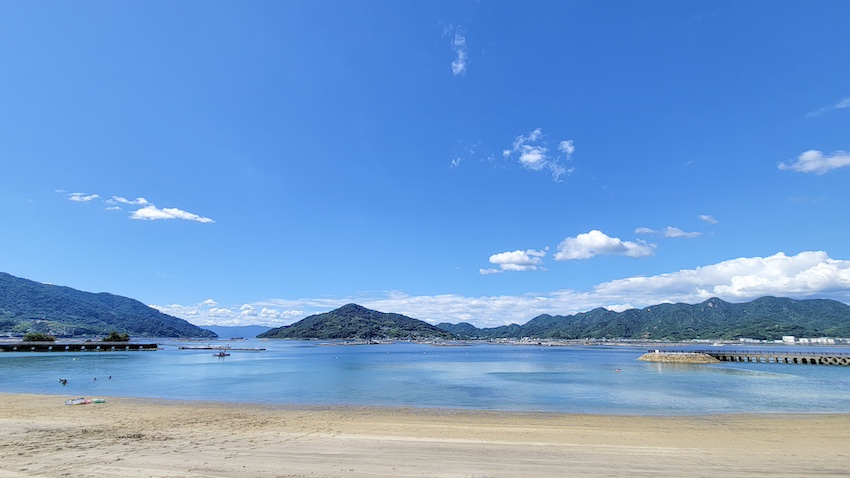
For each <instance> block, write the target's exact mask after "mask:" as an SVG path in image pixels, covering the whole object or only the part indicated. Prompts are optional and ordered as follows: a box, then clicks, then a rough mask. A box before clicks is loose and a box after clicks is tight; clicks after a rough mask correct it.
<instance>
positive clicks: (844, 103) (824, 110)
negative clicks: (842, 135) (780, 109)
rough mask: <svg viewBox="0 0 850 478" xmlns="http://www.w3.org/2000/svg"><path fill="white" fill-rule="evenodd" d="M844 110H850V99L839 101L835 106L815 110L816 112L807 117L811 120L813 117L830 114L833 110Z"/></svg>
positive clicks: (808, 114) (807, 114)
mask: <svg viewBox="0 0 850 478" xmlns="http://www.w3.org/2000/svg"><path fill="white" fill-rule="evenodd" d="M844 108H850V97H847V98H844V99H842V100H841V101H839V102H838V103H835V104H834V105H830V106H825V107H823V108H821V109H819V110H815V111H811V112H809V113H806V117H807V118H811V117H813V116H820V115H822V114H824V113H829V112H830V111H832V110H840V109H844Z"/></svg>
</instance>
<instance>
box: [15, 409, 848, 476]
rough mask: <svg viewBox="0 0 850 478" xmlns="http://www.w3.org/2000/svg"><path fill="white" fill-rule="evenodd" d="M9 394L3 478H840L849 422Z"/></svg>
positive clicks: (840, 417)
mask: <svg viewBox="0 0 850 478" xmlns="http://www.w3.org/2000/svg"><path fill="white" fill-rule="evenodd" d="M105 398H106V403H104V404H90V405H75V406H67V405H64V401H65V400H66V399H67V396H66V395H33V394H9V393H0V477H20V476H130V477H142V476H153V477H160V476H161V477H165V476H169V477H175V476H177V477H182V476H195V477H197V476H210V477H212V476H233V475H235V474H239V475H243V476H258V477H266V476H268V477H272V476H293V477H301V476H305V477H306V476H321V477H377V476H404V477H431V476H445V477H472V476H492V477H497V476H529V475H532V476H552V477H555V476H603V475H604V476H612V475H613V476H627V475H628V476H659V475H661V476H687V475H693V474H694V473H695V472H697V471H698V472H699V474H701V475H703V476H758V475H762V476H777V475H787V476H806V475H815V474H816V475H818V476H843V475H846V472H847V470H848V468H850V452H848V451H846V450H847V449H848V445H850V414H846V415H845V414H764V415H761V414H758V415H755V414H743V415H698V416H645V415H573V414H565V413H554V412H503V411H490V410H467V409H430V408H397V407H368V406H366V407H359V406H309V405H297V406H296V405H271V404H251V403H240V402H206V401H203V402H195V401H190V402H187V401H180V400H157V399H146V398H122V397H105Z"/></svg>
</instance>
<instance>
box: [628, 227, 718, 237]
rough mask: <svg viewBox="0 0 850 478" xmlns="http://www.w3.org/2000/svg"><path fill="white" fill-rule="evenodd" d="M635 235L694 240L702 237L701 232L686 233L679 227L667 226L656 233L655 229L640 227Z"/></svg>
mask: <svg viewBox="0 0 850 478" xmlns="http://www.w3.org/2000/svg"><path fill="white" fill-rule="evenodd" d="M635 234H650V235H661V236H664V237H671V238H694V237H699V236H701V235H702V233H701V232H685V231H683V230H681V229H679V228H678V227H673V226H667V227H665V228H664V229H662V230H660V231H656V230H655V229H650V228H648V227H639V228H637V229H635Z"/></svg>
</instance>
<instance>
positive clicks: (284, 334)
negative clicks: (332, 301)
mask: <svg viewBox="0 0 850 478" xmlns="http://www.w3.org/2000/svg"><path fill="white" fill-rule="evenodd" d="M257 337H258V338H274V339H283V338H286V339H379V338H381V339H383V338H390V339H404V338H413V339H424V338H437V339H451V338H454V335H453V334H451V333H449V332H446V331H445V330H441V329H438V328H437V327H434V326H433V325H431V324H429V323H427V322H423V321H421V320H417V319H412V318H410V317H406V316H404V315H400V314H387V313H384V312H378V311H375V310H370V309H367V308H365V307H361V306H359V305H357V304H348V305H344V306H342V307H340V308H339V309H336V310H332V311H330V312H325V313H323V314H316V315H311V316H309V317H306V318H304V319H301V320H299V321H298V322H295V323H294V324H292V325H287V326H285V327H279V328H277V329H272V330H269V331H268V332H266V333H264V334H260V335H258V336H257Z"/></svg>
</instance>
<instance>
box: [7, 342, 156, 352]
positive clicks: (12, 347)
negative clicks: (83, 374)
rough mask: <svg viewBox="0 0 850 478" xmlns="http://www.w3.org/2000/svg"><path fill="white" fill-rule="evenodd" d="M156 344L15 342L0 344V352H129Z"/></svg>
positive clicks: (147, 348) (154, 348)
mask: <svg viewBox="0 0 850 478" xmlns="http://www.w3.org/2000/svg"><path fill="white" fill-rule="evenodd" d="M156 349H157V344H128V343H127V342H76V343H54V342H16V343H11V344H0V352H130V351H151V350H156Z"/></svg>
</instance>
